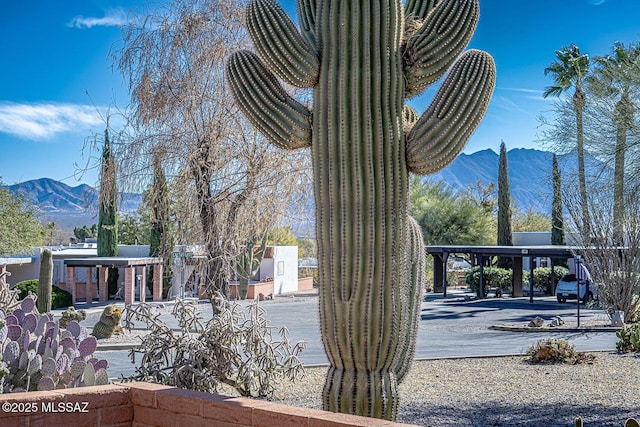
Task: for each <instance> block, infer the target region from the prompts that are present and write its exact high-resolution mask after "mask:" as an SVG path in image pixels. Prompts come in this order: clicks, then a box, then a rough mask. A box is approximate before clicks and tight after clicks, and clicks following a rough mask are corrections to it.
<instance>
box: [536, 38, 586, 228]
mask: <svg viewBox="0 0 640 427" xmlns="http://www.w3.org/2000/svg"><path fill="white" fill-rule="evenodd" d="M588 72H589V55H587V54H582V53H580V48H578V46H576V45H575V44H573V43H571V45H570V46H568V47H567V46H563V47H562V49H560V50H556V61H554V62H553V63H552V64H551V65H549V66H548V67H547V68H545V69H544V74H545V76H546V75H548V74H551V77H552V78H553V81H554V83H555V84H554V85H553V86H549V87H547V88H546V89H545V91H544V93H543V94H542V96H544V97H545V98H546V97H548V96H550V95H553V96H560V95H561V94H562V93H563V92H564V91H566V90H568V89H569V88H571V87H574V88H575V92H574V93H573V109H574V111H575V113H576V136H577V142H578V144H577V151H578V181H579V188H580V204H581V209H582V224H583V233H584V234H585V236H587V238H589V237H588V236H589V235H590V234H591V232H590V227H589V224H590V223H591V220H590V217H589V207H588V200H587V181H586V177H585V170H584V124H583V115H584V107H585V105H586V103H587V97H586V95H585V93H584V91H583V90H582V86H583V83H584V81H585V78H586V77H587V73H588Z"/></svg>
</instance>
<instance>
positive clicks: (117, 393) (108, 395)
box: [64, 385, 129, 409]
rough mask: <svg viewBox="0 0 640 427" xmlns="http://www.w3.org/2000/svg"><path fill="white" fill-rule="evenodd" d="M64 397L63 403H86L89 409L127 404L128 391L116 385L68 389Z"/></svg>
mask: <svg viewBox="0 0 640 427" xmlns="http://www.w3.org/2000/svg"><path fill="white" fill-rule="evenodd" d="M64 396H65V397H64V401H65V402H74V403H75V402H80V403H81V402H88V403H89V405H88V408H89V409H96V408H106V407H111V406H121V405H127V404H129V390H127V389H126V388H123V387H120V386H117V385H104V386H91V387H77V388H69V389H65V390H64Z"/></svg>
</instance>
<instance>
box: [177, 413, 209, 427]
mask: <svg viewBox="0 0 640 427" xmlns="http://www.w3.org/2000/svg"><path fill="white" fill-rule="evenodd" d="M203 421H204V420H203V418H202V417H200V416H197V415H187V414H177V415H176V423H175V426H176V427H202V425H203Z"/></svg>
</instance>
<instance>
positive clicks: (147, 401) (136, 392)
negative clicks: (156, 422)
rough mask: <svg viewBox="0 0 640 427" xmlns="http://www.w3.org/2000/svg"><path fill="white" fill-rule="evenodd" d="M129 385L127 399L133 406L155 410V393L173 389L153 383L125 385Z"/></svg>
mask: <svg viewBox="0 0 640 427" xmlns="http://www.w3.org/2000/svg"><path fill="white" fill-rule="evenodd" d="M127 384H128V385H129V398H130V399H131V403H133V405H134V406H146V407H149V408H155V406H156V391H160V390H170V389H172V388H173V387H169V386H166V385H162V384H154V383H143V382H135V383H127Z"/></svg>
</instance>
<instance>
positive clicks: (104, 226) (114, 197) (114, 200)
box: [98, 130, 118, 293]
mask: <svg viewBox="0 0 640 427" xmlns="http://www.w3.org/2000/svg"><path fill="white" fill-rule="evenodd" d="M98 203H99V210H98V256H99V257H110V256H116V255H118V190H117V187H116V165H115V160H114V158H113V154H112V153H111V146H110V143H109V131H108V130H105V131H104V148H103V151H102V170H101V175H100V198H99V201H98ZM109 292H110V293H111V290H110V291H109Z"/></svg>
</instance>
